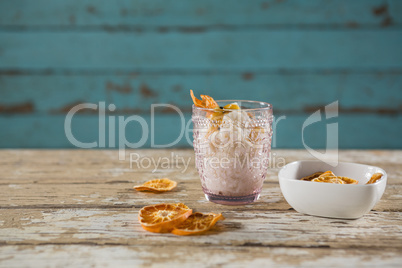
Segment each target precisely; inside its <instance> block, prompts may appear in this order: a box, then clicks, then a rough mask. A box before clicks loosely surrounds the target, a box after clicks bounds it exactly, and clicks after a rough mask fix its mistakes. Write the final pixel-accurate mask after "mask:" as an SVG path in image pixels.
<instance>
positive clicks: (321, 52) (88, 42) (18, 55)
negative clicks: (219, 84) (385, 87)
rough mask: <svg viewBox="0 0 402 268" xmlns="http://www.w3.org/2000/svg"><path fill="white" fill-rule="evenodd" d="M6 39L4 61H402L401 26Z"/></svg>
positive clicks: (143, 66)
mask: <svg viewBox="0 0 402 268" xmlns="http://www.w3.org/2000/svg"><path fill="white" fill-rule="evenodd" d="M0 39H1V40H2V41H1V42H0V51H1V54H0V68H1V69H15V68H16V69H38V68H39V69H46V68H50V69H54V68H56V69H57V68H62V69H63V68H64V69H79V70H88V69H98V70H105V69H106V70H110V69H113V70H115V69H130V70H132V71H138V70H142V71H146V70H147V71H152V70H193V71H202V70H208V71H212V70H237V71H251V72H252V71H255V70H276V69H281V68H283V69H309V70H310V69H312V70H317V69H345V68H346V69H365V70H372V69H374V70H381V69H393V68H401V67H402V65H401V62H402V46H400V45H399V44H401V43H402V31H401V30H389V31H378V30H362V31H358V32H355V31H343V30H339V31H319V30H311V31H281V30H273V31H264V30H256V31H249V32H206V33H196V34H183V33H166V34H159V33H132V34H127V33H106V32H90V33H88V32H85V33H82V32H63V33H58V32H24V33H20V32H1V33H0ZM66 44H68V45H66ZM228 47H230V49H228Z"/></svg>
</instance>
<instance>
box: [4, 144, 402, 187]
mask: <svg viewBox="0 0 402 268" xmlns="http://www.w3.org/2000/svg"><path fill="white" fill-rule="evenodd" d="M131 153H135V154H138V155H139V157H140V158H139V160H138V161H133V164H132V166H130V154H131ZM38 154H40V157H37V155H38ZM272 157H273V161H272V162H271V168H269V169H268V173H267V178H266V182H267V183H277V182H278V178H277V174H278V172H279V169H280V168H281V167H282V166H283V165H284V163H290V162H293V161H297V160H309V159H315V158H314V157H313V156H312V155H310V154H309V153H308V152H307V151H306V150H273V151H272ZM136 158H137V157H133V159H136ZM142 159H155V161H156V162H155V163H151V164H150V165H148V162H147V161H145V160H144V162H143V164H141V163H142V162H141V161H142ZM158 159H160V160H164V161H165V160H169V163H170V165H169V166H163V165H161V164H159V165H158V164H157V161H158ZM183 160H184V162H183ZM339 161H343V162H357V163H362V164H367V165H373V166H379V167H381V168H383V169H384V170H385V171H386V172H387V174H388V185H395V184H401V183H402V171H401V170H400V163H401V162H402V155H401V151H400V150H399V151H398V150H391V151H384V150H381V151H378V150H376V151H369V150H364V151H354V150H341V151H339ZM38 166H40V167H41V170H40V171H38ZM186 166H188V168H187V169H186ZM194 167H195V164H194V151H193V150H192V149H185V150H179V149H175V150H170V149H169V150H162V149H160V150H127V151H126V160H125V161H119V155H118V151H116V150H73V151H71V150H1V151H0V169H1V174H0V184H4V185H9V184H12V185H15V186H17V185H19V184H33V183H34V184H66V183H67V184H69V183H72V184H73V183H76V184H86V183H87V184H96V183H99V184H114V183H132V184H134V183H136V182H140V181H141V182H142V181H145V180H148V179H152V178H157V177H165V176H166V177H170V178H174V179H179V180H181V181H183V182H187V181H191V180H195V181H198V173H197V172H196V170H195V169H194ZM130 187H131V186H130Z"/></svg>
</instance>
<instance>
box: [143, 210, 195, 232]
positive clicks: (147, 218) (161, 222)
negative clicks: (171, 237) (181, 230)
mask: <svg viewBox="0 0 402 268" xmlns="http://www.w3.org/2000/svg"><path fill="white" fill-rule="evenodd" d="M192 212H193V210H192V209H190V208H189V207H187V206H186V205H184V204H183V203H177V204H157V205H151V206H146V207H143V208H142V209H141V210H140V211H139V212H138V221H139V222H140V224H141V226H142V228H144V229H145V230H147V231H149V232H153V233H169V232H170V231H172V230H173V228H175V226H178V225H179V224H180V223H182V222H184V221H185V220H186V219H187V218H188V217H189V216H190V215H191V213H192Z"/></svg>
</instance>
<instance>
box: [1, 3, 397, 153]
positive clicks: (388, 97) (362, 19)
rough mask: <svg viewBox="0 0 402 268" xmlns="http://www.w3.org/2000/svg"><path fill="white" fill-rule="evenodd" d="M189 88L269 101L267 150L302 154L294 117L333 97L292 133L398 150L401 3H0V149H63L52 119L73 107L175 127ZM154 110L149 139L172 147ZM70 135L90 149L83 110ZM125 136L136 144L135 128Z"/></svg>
mask: <svg viewBox="0 0 402 268" xmlns="http://www.w3.org/2000/svg"><path fill="white" fill-rule="evenodd" d="M190 88H192V89H194V90H195V92H196V94H202V93H203V94H209V95H212V96H213V97H215V98H216V99H227V98H231V99H254V100H262V101H267V102H270V103H272V104H273V105H274V112H275V115H276V116H277V117H280V116H286V119H285V120H281V121H279V123H278V125H277V127H276V132H275V136H274V144H273V147H275V148H302V147H303V143H302V138H301V128H302V125H303V122H304V121H305V120H306V118H307V117H308V116H309V115H310V114H311V113H313V112H314V111H316V110H317V109H320V108H323V107H324V106H325V105H327V104H329V103H331V102H334V101H339V117H338V118H335V119H331V120H329V121H325V120H324V121H322V122H320V123H317V124H315V125H312V126H309V127H308V128H306V129H305V137H306V139H305V142H306V143H307V144H308V145H309V146H310V147H314V148H320V147H321V148H322V147H325V142H326V135H325V134H326V129H325V124H326V123H334V122H338V123H339V131H340V133H339V145H340V147H341V148H399V149H401V148H402V139H401V138H400V137H401V135H400V133H402V116H401V111H402V1H399V0H388V1H386V0H355V1H347V0H309V1H302V0H298V1H296V0H283V1H279V0H271V1H269V0H266V1H262V0H258V1H257V0H252V1H251V0H248V1H232V0H230V1H229V0H221V1H213V0H204V1H166V0H164V1H162V0H159V1H150V0H148V1H147V0H142V1H138V0H137V1H134V0H124V1H107V0H98V1H82V0H71V1H61V0H57V1H46V0H38V1H23V0H3V1H1V2H0V148H21V147H28V148H73V145H72V144H71V143H70V142H69V141H68V140H67V138H66V136H65V133H64V118H65V115H66V113H67V111H68V110H69V109H70V108H71V107H73V106H74V105H76V104H78V103H85V102H90V103H99V102H106V104H111V103H113V104H115V105H116V111H115V112H113V113H109V114H108V116H112V117H115V118H117V117H118V116H125V117H127V116H130V115H133V114H137V115H140V116H142V117H144V119H145V120H146V121H147V122H150V121H151V119H150V110H151V109H150V107H151V104H153V103H170V104H174V105H177V106H178V107H179V108H180V109H181V110H182V111H183V112H184V116H185V118H186V120H188V119H189V118H190V106H191V102H190V98H189V89H190ZM155 112H156V119H155V125H156V129H155V137H154V138H155V143H156V144H159V145H160V144H166V143H170V142H172V141H174V140H175V139H176V138H177V137H178V136H179V134H180V133H179V130H178V127H179V125H180V118H179V116H178V115H177V114H175V113H174V112H173V111H172V110H166V109H156V110H155ZM106 126H107V127H108V126H109V120H107V122H106ZM115 133H116V137H117V136H118V130H117V129H115ZM73 134H74V135H75V136H76V137H77V138H78V139H80V140H81V141H83V142H90V141H94V140H97V139H98V135H99V131H98V116H97V114H96V113H95V112H90V111H89V110H87V112H86V113H80V114H77V115H76V116H75V117H74V119H73ZM126 134H127V137H128V139H129V140H130V141H132V142H135V141H138V140H139V139H140V130H139V126H138V125H136V124H132V125H129V126H128V127H127V129H126ZM106 139H107V140H108V139H109V135H108V133H106ZM115 140H116V138H115ZM107 144H108V143H107ZM149 146H151V139H150V136H149V137H148V139H147V140H146V142H145V144H144V147H149ZM176 146H178V147H186V146H190V144H189V142H188V141H187V139H186V137H185V136H183V138H182V139H180V141H179V143H178V144H177V145H176Z"/></svg>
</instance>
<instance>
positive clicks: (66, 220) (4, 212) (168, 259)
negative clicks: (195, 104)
mask: <svg viewBox="0 0 402 268" xmlns="http://www.w3.org/2000/svg"><path fill="white" fill-rule="evenodd" d="M130 153H138V154H139V155H141V157H143V158H146V157H148V158H151V157H153V158H158V157H168V158H169V157H171V156H172V153H173V154H175V155H177V156H179V157H181V158H183V159H188V162H187V163H188V165H189V166H188V168H187V169H185V170H184V168H185V164H183V162H181V161H178V162H177V165H172V166H170V167H165V168H158V169H156V170H154V172H153V173H152V171H153V167H143V168H140V167H136V166H133V167H132V168H130V164H129V162H128V161H127V160H126V161H119V160H118V153H117V151H113V150H108V151H102V150H92V151H91V150H72V151H68V150H64V151H62V150H1V151H0V170H1V171H2V172H1V174H0V193H1V194H0V211H1V214H0V267H21V266H38V265H39V266H43V265H47V266H66V265H79V266H92V265H96V266H101V267H111V266H114V267H115V266H116V265H118V266H123V267H125V266H128V265H130V266H132V265H134V266H141V267H142V266H152V267H159V266H166V265H170V266H172V267H174V266H177V265H178V264H182V265H184V266H194V265H197V264H198V265H199V264H202V266H217V265H219V266H222V267H227V266H232V265H233V264H236V265H238V266H245V265H250V264H253V265H267V264H271V265H292V266H294V265H304V266H312V267H322V266H323V265H324V266H345V265H346V266H350V267H356V266H372V265H380V266H387V267H391V266H395V267H397V266H398V264H399V262H400V261H401V256H400V253H399V252H400V250H401V249H402V226H401V220H402V207H401V204H402V202H401V198H402V197H401V195H400V192H401V189H402V188H401V187H402V184H401V183H402V171H401V168H400V163H401V161H402V152H401V151H341V152H340V160H341V161H349V162H353V161H358V162H360V163H366V164H371V165H377V166H379V167H381V168H384V169H385V170H386V171H387V173H388V186H387V189H386V191H385V194H384V196H383V198H382V200H381V201H380V202H379V203H378V204H377V205H376V207H375V208H374V210H373V211H371V212H370V213H368V214H366V215H365V216H363V217H362V218H360V219H357V220H339V219H328V218H319V217H312V216H308V215H303V214H299V213H297V212H296V211H294V210H293V209H291V207H290V206H289V205H288V204H287V203H286V201H285V200H284V199H283V197H282V195H281V193H280V189H279V185H278V181H277V172H278V169H279V166H280V165H278V166H274V167H273V168H272V169H270V170H269V171H268V176H267V179H266V181H265V183H264V187H263V192H262V195H261V198H260V200H258V201H257V202H256V203H254V204H251V205H246V206H234V207H228V206H222V205H216V204H213V203H210V202H208V201H206V200H205V198H204V196H203V194H202V191H201V187H200V182H199V178H198V174H197V172H196V170H195V168H194V160H193V156H194V155H193V151H192V150H134V151H128V152H127V157H128V156H129V154H130ZM273 154H274V156H275V158H276V159H277V160H279V158H283V159H284V162H283V163H282V164H284V163H288V162H291V161H294V160H299V159H312V156H311V155H309V154H308V153H307V152H306V151H303V150H275V151H274V152H273ZM278 163H279V162H277V164H278ZM165 176H168V177H170V178H171V179H175V180H177V181H178V182H179V184H178V187H177V188H176V189H175V190H174V191H173V192H168V193H165V194H151V193H140V192H135V191H134V190H133V189H132V186H133V185H135V184H139V183H141V182H143V181H145V180H148V179H151V178H155V177H165ZM160 202H184V203H186V204H187V205H189V206H190V207H192V208H194V209H195V210H196V211H201V212H207V211H214V212H221V213H223V214H224V215H225V217H226V220H225V221H223V222H219V223H218V224H217V226H216V227H215V229H214V230H212V231H210V232H209V233H208V234H207V235H203V236H197V237H179V236H175V235H171V234H154V233H148V232H146V231H144V230H143V229H142V228H141V226H140V225H139V223H138V222H137V219H136V218H137V213H138V210H139V209H140V208H141V207H142V206H144V205H148V204H154V203H160Z"/></svg>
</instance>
